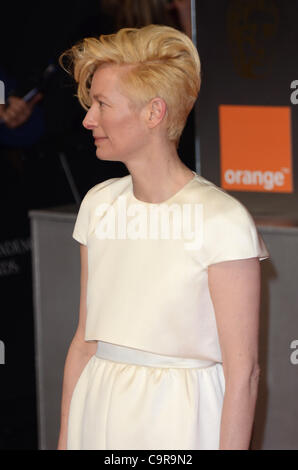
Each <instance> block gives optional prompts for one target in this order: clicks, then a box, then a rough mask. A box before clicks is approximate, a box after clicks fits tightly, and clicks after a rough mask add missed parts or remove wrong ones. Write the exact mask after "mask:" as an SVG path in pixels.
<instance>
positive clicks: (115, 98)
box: [83, 65, 149, 162]
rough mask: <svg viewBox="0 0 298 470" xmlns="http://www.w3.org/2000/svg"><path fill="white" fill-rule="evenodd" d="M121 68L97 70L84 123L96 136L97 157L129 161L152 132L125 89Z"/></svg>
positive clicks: (111, 66) (138, 152) (107, 66)
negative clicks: (149, 132)
mask: <svg viewBox="0 0 298 470" xmlns="http://www.w3.org/2000/svg"><path fill="white" fill-rule="evenodd" d="M120 69H121V67H119V66H115V65H104V66H101V67H99V68H98V69H97V70H96V71H95V73H94V75H93V78H92V83H91V88H90V99H91V100H92V101H91V103H92V104H91V107H90V108H89V110H88V112H87V114H86V116H85V118H84V120H83V126H84V127H85V128H86V129H89V130H91V131H92V134H93V137H94V138H95V139H96V140H95V141H94V143H95V146H96V155H97V157H98V158H100V159H103V160H115V161H122V162H126V161H127V160H131V159H133V158H134V157H136V158H137V156H138V155H139V154H140V150H141V149H142V148H144V146H145V145H146V143H147V142H148V137H149V134H148V129H147V127H146V125H145V120H144V113H143V112H142V110H141V109H138V108H137V107H135V106H134V105H133V103H132V102H131V100H130V99H129V98H128V97H127V96H126V95H125V93H124V92H123V89H122V87H121V73H123V70H120Z"/></svg>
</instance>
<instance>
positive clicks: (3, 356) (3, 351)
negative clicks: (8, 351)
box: [0, 341, 5, 364]
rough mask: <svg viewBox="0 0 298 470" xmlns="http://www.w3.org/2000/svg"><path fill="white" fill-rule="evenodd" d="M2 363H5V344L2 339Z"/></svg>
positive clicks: (0, 360) (0, 357)
mask: <svg viewBox="0 0 298 470" xmlns="http://www.w3.org/2000/svg"><path fill="white" fill-rule="evenodd" d="M0 364H5V345H4V343H3V341H0Z"/></svg>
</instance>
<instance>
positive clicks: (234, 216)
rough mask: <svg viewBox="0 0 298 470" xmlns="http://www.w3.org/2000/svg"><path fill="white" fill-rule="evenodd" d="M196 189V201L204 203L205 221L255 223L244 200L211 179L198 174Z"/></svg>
mask: <svg viewBox="0 0 298 470" xmlns="http://www.w3.org/2000/svg"><path fill="white" fill-rule="evenodd" d="M196 183H197V184H196V185H195V186H194V191H195V193H196V201H198V202H200V203H201V204H202V209H203V214H204V221H205V222H209V223H210V224H212V223H216V224H220V223H229V222H230V223H238V224H239V223H244V224H245V225H247V224H251V223H254V222H253V218H252V216H251V214H250V212H249V211H248V209H247V208H246V207H245V205H244V204H242V202H240V201H239V200H238V199H236V198H235V197H233V196H232V195H231V194H229V193H227V191H225V190H224V189H223V188H220V187H219V186H217V185H216V184H214V183H212V182H211V181H209V180H207V179H206V178H203V177H202V176H200V175H198V178H196Z"/></svg>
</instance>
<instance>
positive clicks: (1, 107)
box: [0, 104, 5, 119]
mask: <svg viewBox="0 0 298 470" xmlns="http://www.w3.org/2000/svg"><path fill="white" fill-rule="evenodd" d="M4 111H5V104H0V119H1V118H2V116H3V114H4Z"/></svg>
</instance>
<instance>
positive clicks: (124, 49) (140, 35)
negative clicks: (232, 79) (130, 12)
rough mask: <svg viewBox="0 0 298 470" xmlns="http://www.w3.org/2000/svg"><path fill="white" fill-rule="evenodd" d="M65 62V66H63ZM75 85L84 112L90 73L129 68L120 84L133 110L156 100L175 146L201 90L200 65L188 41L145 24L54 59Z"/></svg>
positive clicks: (85, 42) (174, 31)
mask: <svg viewBox="0 0 298 470" xmlns="http://www.w3.org/2000/svg"><path fill="white" fill-rule="evenodd" d="M64 58H67V59H68V60H69V64H68V66H67V67H65V66H64V64H63V60H64ZM59 64H60V65H61V66H62V68H63V69H64V70H65V71H66V72H68V73H71V74H73V76H74V79H75V81H76V82H77V83H78V89H77V95H76V96H77V97H78V99H79V101H80V103H81V105H82V106H83V108H84V109H85V110H86V111H87V110H88V108H89V107H90V106H91V99H90V96H89V90H90V87H91V81H92V77H93V74H94V72H95V70H96V69H97V68H98V67H99V66H101V65H104V64H110V65H119V66H124V65H125V66H128V65H130V66H131V67H128V70H127V71H126V73H125V74H121V84H122V85H123V87H124V90H125V92H126V94H127V96H128V98H129V99H130V100H131V101H132V102H133V103H134V105H135V106H137V107H139V106H140V107H142V106H144V105H145V104H147V103H148V102H149V101H150V100H151V99H153V98H155V97H160V98H162V99H164V101H165V102H166V105H167V111H166V120H167V121H166V122H167V124H166V126H167V131H168V138H169V140H171V141H175V143H176V146H178V143H179V139H180V136H181V134H182V131H183V129H184V126H185V123H186V120H187V117H188V114H189V113H190V111H191V109H192V108H193V106H194V103H195V101H196V99H197V97H198V94H199V90H200V86H201V63H200V58H199V54H198V51H197V49H196V47H195V45H194V44H193V42H192V41H191V39H190V38H189V37H188V36H187V35H186V34H184V33H182V32H181V31H178V30H177V29H175V28H172V27H171V26H165V25H154V24H150V25H147V26H144V27H142V28H122V29H120V30H119V31H118V32H117V33H114V34H106V35H103V34H102V35H100V37H99V39H97V38H95V37H89V38H85V39H82V40H80V41H79V42H78V43H76V44H75V45H74V46H73V47H72V48H70V49H68V50H67V51H65V52H63V53H62V54H61V56H60V57H59Z"/></svg>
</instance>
